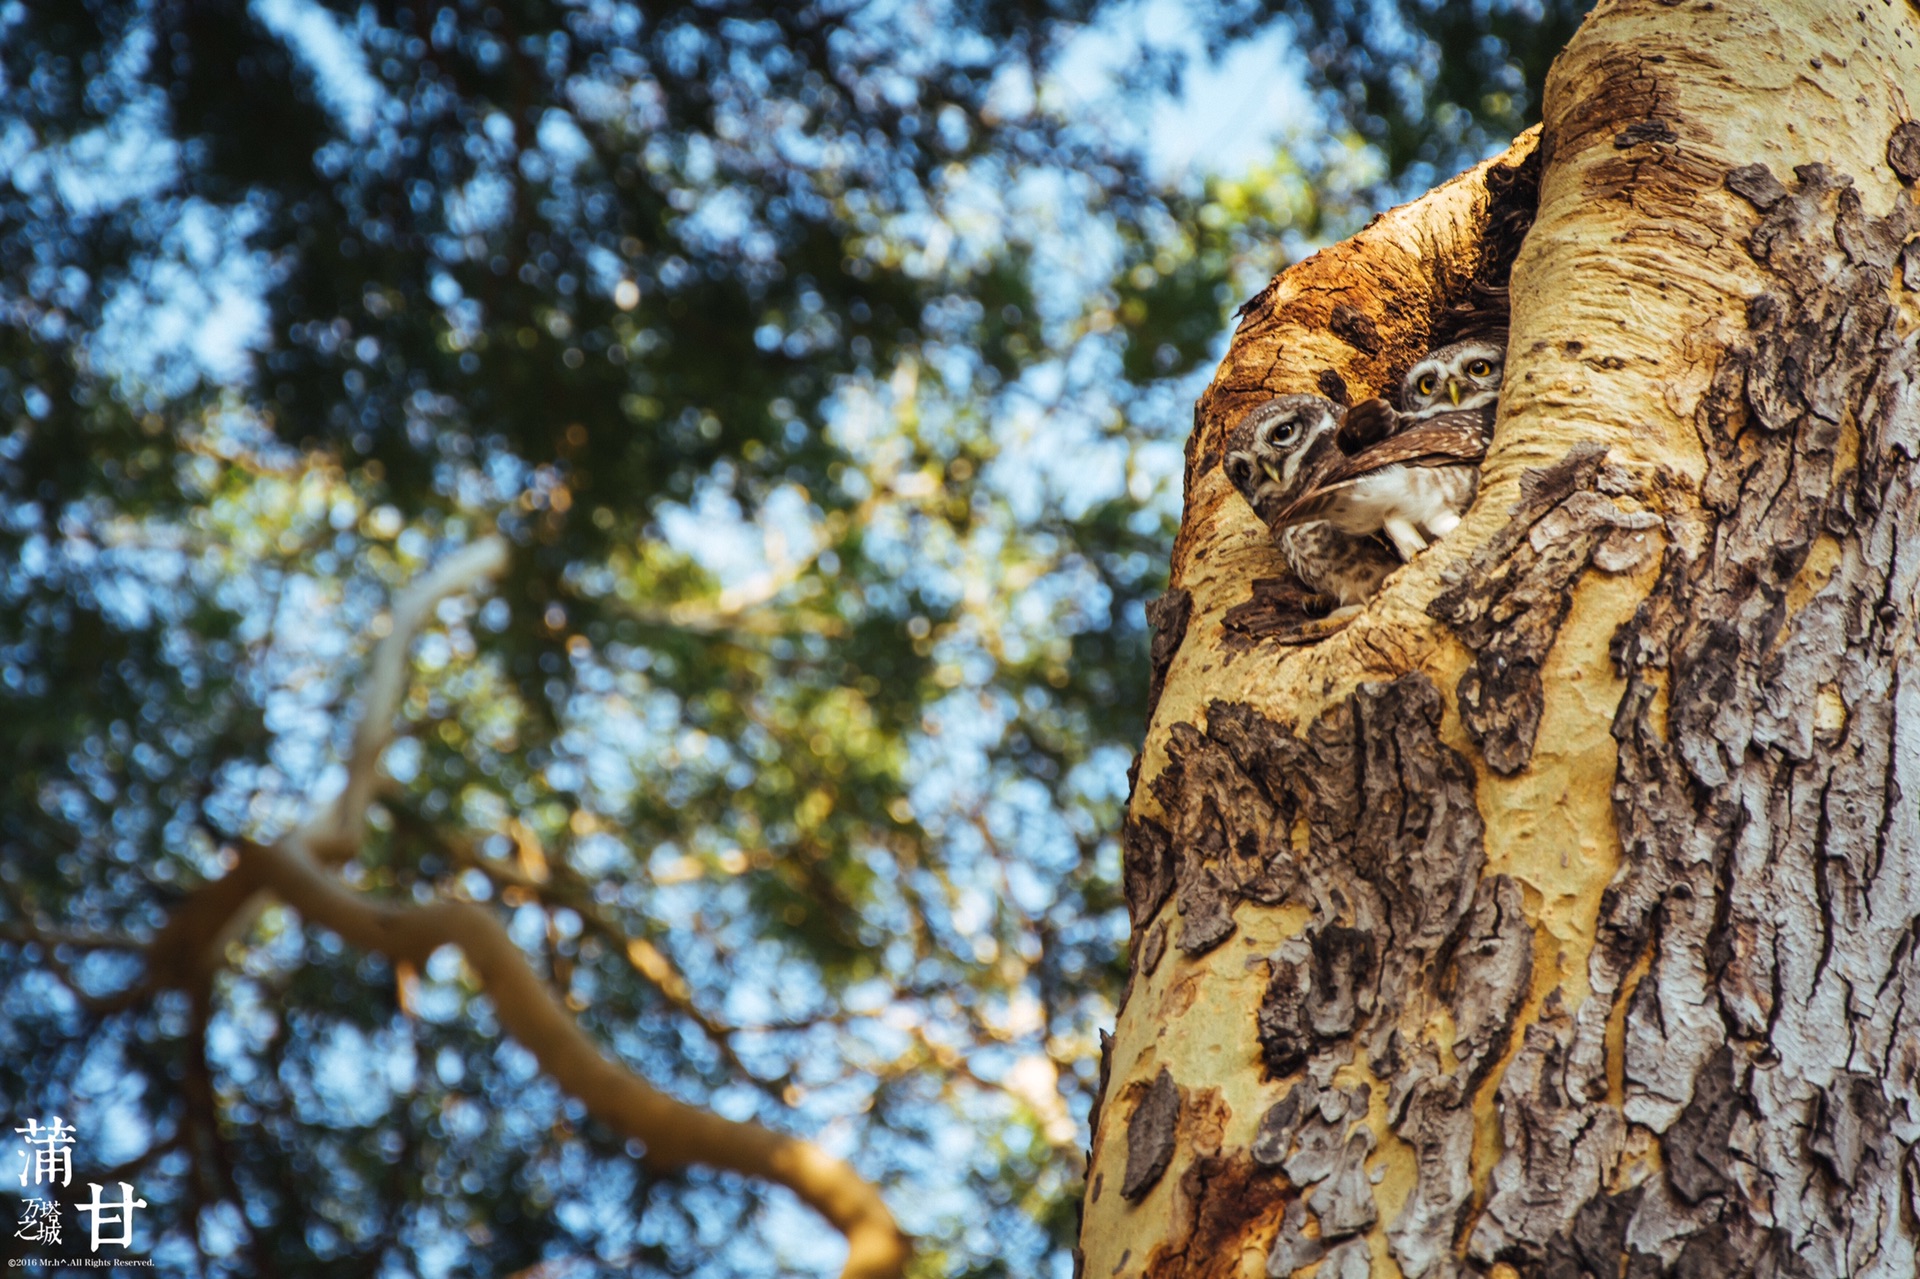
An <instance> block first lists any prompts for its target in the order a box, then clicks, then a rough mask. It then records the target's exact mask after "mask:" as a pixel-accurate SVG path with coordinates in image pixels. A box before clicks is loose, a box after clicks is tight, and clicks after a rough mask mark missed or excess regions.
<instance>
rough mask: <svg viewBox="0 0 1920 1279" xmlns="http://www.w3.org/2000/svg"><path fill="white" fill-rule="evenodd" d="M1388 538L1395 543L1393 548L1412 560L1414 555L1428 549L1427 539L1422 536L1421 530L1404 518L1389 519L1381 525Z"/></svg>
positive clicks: (1402, 556)
mask: <svg viewBox="0 0 1920 1279" xmlns="http://www.w3.org/2000/svg"><path fill="white" fill-rule="evenodd" d="M1381 531H1383V532H1384V533H1386V535H1387V540H1388V541H1390V542H1392V543H1393V549H1394V550H1396V551H1398V552H1400V558H1401V559H1403V560H1408V561H1411V560H1412V559H1413V557H1414V556H1416V555H1418V554H1419V553H1420V552H1422V551H1424V550H1426V549H1427V539H1426V538H1424V537H1422V536H1420V530H1419V529H1417V528H1415V527H1414V526H1413V525H1412V524H1411V523H1409V522H1408V521H1406V520H1402V519H1389V520H1387V521H1386V522H1385V523H1384V524H1382V525H1381Z"/></svg>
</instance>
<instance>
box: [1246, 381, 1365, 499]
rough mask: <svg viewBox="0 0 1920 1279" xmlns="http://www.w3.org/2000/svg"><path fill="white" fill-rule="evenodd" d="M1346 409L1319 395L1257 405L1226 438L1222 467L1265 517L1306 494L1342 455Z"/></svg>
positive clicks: (1280, 397) (1278, 399)
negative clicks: (1340, 443)
mask: <svg viewBox="0 0 1920 1279" xmlns="http://www.w3.org/2000/svg"><path fill="white" fill-rule="evenodd" d="M1343 412H1344V411H1343V410H1342V409H1341V407H1340V406H1339V405H1338V404H1335V403H1334V402H1333V401H1332V400H1329V399H1325V398H1323V397H1321V396H1318V395H1282V396H1279V397H1277V398H1275V399H1271V400H1268V401H1267V402H1266V403H1264V404H1261V405H1259V406H1258V407H1256V408H1255V409H1254V410H1253V412H1251V413H1249V414H1247V416H1246V417H1244V418H1242V419H1241V420H1240V424H1239V425H1238V426H1236V427H1234V428H1233V430H1232V432H1231V433H1230V434H1229V435H1228V436H1227V454H1226V457H1225V459H1224V460H1223V461H1222V462H1221V464H1220V465H1221V467H1222V469H1224V470H1225V471H1226V473H1227V479H1228V480H1229V481H1230V482H1231V483H1232V484H1233V487H1234V488H1235V489H1237V490H1238V491H1239V493H1240V496H1242V497H1244V498H1246V499H1247V503H1248V505H1250V506H1252V507H1253V509H1254V512H1255V513H1256V514H1258V515H1259V516H1260V517H1261V518H1262V519H1264V520H1267V521H1268V522H1269V523H1271V519H1272V516H1273V515H1274V514H1276V513H1277V512H1279V511H1280V510H1281V509H1283V508H1284V507H1285V506H1287V505H1288V503H1290V502H1291V501H1292V500H1293V498H1294V497H1296V496H1297V495H1299V494H1300V493H1303V492H1305V491H1306V489H1307V487H1308V485H1309V484H1310V483H1311V481H1312V479H1313V477H1314V476H1316V475H1317V474H1318V473H1319V472H1320V471H1322V470H1324V469H1325V468H1326V466H1327V465H1328V464H1329V463H1330V462H1332V461H1334V460H1337V459H1338V458H1339V457H1340V456H1342V455H1341V453H1340V450H1339V448H1338V447H1337V446H1336V445H1335V444H1334V436H1335V434H1336V433H1337V432H1338V431H1339V429H1340V420H1341V417H1342V416H1343Z"/></svg>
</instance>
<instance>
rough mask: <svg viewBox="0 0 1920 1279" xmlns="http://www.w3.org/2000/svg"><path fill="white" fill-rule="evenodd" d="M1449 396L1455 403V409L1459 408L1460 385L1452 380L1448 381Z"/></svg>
mask: <svg viewBox="0 0 1920 1279" xmlns="http://www.w3.org/2000/svg"><path fill="white" fill-rule="evenodd" d="M1447 396H1448V398H1450V399H1451V400H1452V401H1453V403H1454V407H1456V408H1458V407H1459V405H1460V383H1458V382H1456V381H1455V380H1454V379H1452V378H1448V379H1447Z"/></svg>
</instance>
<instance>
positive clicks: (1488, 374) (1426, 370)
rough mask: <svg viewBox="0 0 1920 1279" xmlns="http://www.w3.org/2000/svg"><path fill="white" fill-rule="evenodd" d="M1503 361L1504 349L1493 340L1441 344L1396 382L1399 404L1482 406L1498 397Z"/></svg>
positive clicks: (1413, 409)
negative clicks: (1397, 383) (1398, 387)
mask: <svg viewBox="0 0 1920 1279" xmlns="http://www.w3.org/2000/svg"><path fill="white" fill-rule="evenodd" d="M1506 363H1507V353H1506V350H1505V349H1504V348H1503V347H1501V346H1500V345H1498V344H1497V343H1493V342H1487V341H1483V340H1476V341H1471V342H1455V343H1454V344H1453V345H1452V346H1443V347H1441V348H1440V349H1439V350H1438V351H1434V352H1432V353H1431V354H1429V355H1428V356H1427V357H1426V358H1425V359H1423V360H1421V361H1420V363H1418V364H1416V365H1414V366H1413V367H1412V368H1411V369H1409V370H1408V371H1407V376H1406V377H1405V378H1404V379H1402V380H1401V382H1400V406H1401V408H1402V409H1403V410H1404V411H1406V412H1408V413H1420V412H1424V411H1427V410H1430V409H1444V410H1453V409H1475V408H1483V407H1485V406H1487V405H1490V404H1492V403H1494V402H1495V401H1496V400H1498V399H1499V398H1500V378H1501V376H1502V374H1503V373H1504V372H1505V370H1506Z"/></svg>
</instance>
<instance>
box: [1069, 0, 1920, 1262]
mask: <svg viewBox="0 0 1920 1279" xmlns="http://www.w3.org/2000/svg"><path fill="white" fill-rule="evenodd" d="M1913 103H1920V15H1916V12H1915V10H1914V8H1913V7H1912V6H1909V5H1902V4H1885V3H1878V2H1876V3H1873V4H1870V5H1866V6H1862V7H1858V8H1856V7H1854V6H1829V5H1821V4H1813V3H1797V4H1788V5H1780V4H1768V5H1761V4H1758V3H1753V2H1746V3H1732V4H1728V3H1716V4H1686V5H1668V4H1632V5H1626V4H1613V5H1609V4H1603V5H1602V6H1601V7H1600V8H1599V9H1598V10H1597V11H1596V12H1595V14H1594V15H1593V16H1592V17H1591V18H1590V19H1589V21H1588V23H1587V25H1586V26H1585V27H1584V28H1583V29H1582V31H1581V32H1580V34H1579V35H1578V36H1577V37H1576V38H1575V40H1574V41H1573V42H1572V44H1571V45H1570V46H1569V47H1568V49H1567V50H1566V51H1565V53H1564V54H1563V55H1562V57H1561V58H1560V60H1559V62H1558V64H1557V65H1556V67H1555V70H1554V73H1553V75H1552V77H1551V79H1550V81H1549V85H1548V97H1547V102H1546V122H1545V125H1544V132H1543V134H1542V135H1541V137H1540V140H1539V142H1538V156H1539V161H1540V169H1539V200H1538V208H1537V217H1536V219H1535V221H1534V222H1533V225H1532V229H1531V231H1530V233H1529V234H1528V236H1527V239H1526V241H1525V244H1524V247H1523V248H1522V249H1521V251H1520V254H1519V257H1518V260H1517V262H1516V263H1515V265H1514V266H1513V269H1512V275H1511V307H1512V310H1511V336H1510V342H1509V348H1508V365H1507V380H1506V390H1505V393H1504V395H1503V399H1502V404H1501V410H1500V418H1499V423H1498V427H1497V429H1496V432H1495V438H1494V443H1493V447H1492V449H1491V451H1490V453H1489V455H1488V458H1487V463H1486V469H1485V474H1484V482H1483V485H1482V488H1481V491H1480V496H1479V499H1478V501H1477V503H1476V505H1475V507H1474V509H1473V511H1472V512H1471V513H1470V515H1469V517H1468V519H1467V521H1466V522H1465V523H1464V524H1463V526H1462V527H1461V528H1460V529H1459V530H1457V531H1456V532H1455V533H1454V534H1452V535H1451V536H1450V537H1448V538H1447V539H1446V540H1445V541H1444V542H1442V543H1441V544H1439V545H1438V546H1437V547H1435V548H1434V549H1433V550H1431V551H1429V552H1428V553H1426V554H1425V555H1423V556H1421V557H1420V558H1419V559H1418V560H1417V561H1416V562H1415V563H1413V564H1411V565H1409V566H1408V567H1406V568H1405V569H1403V570H1402V571H1401V572H1400V573H1399V574H1397V575H1396V576H1395V577H1394V578H1392V579H1390V581H1389V583H1388V585H1387V587H1386V589H1385V590H1384V592H1383V593H1382V595H1381V596H1379V597H1378V598H1377V599H1376V600H1374V601H1373V602H1372V604H1371V605H1370V606H1369V607H1368V609H1367V611H1366V613H1365V614H1364V615H1363V616H1362V617H1360V618H1359V619H1358V620H1357V621H1355V622H1354V623H1353V624H1352V625H1350V626H1349V627H1347V628H1346V629H1345V630H1343V631H1341V632H1339V633H1338V634H1336V635H1334V636H1332V637H1331V638H1326V639H1322V640H1320V642H1318V643H1316V644H1311V645H1307V646H1303V645H1301V644H1299V643H1298V642H1297V641H1298V640H1299V639H1300V638H1301V636H1300V635H1299V634H1298V633H1297V632H1296V633H1291V634H1290V633H1288V631H1287V628H1285V627H1284V626H1279V625H1268V624H1266V622H1264V621H1263V616H1264V615H1263V613H1262V609H1264V608H1265V607H1266V604H1267V602H1270V601H1272V600H1273V599H1276V598H1280V597H1281V596H1282V595H1284V592H1283V591H1280V590H1279V589H1278V588H1274V587H1272V586H1271V581H1272V579H1275V578H1278V577H1279V576H1280V575H1282V574H1283V573H1284V569H1283V568H1282V565H1281V562H1280V559H1279V556H1278V553H1277V552H1276V551H1275V550H1274V549H1273V548H1272V547H1271V545H1270V544H1269V542H1268V540H1267V538H1266V536H1265V531H1264V530H1263V529H1262V528H1261V527H1260V526H1259V525H1258V523H1257V522H1256V521H1255V520H1254V518H1253V515H1252V513H1251V512H1250V511H1249V510H1248V509H1247V508H1246V507H1245V506H1244V504H1243V503H1241V502H1240V501H1239V499H1238V498H1237V497H1236V496H1235V495H1234V493H1233V492H1232V489H1231V487H1230V485H1229V484H1228V483H1227V481H1226V479H1225V477H1224V476H1223V475H1222V474H1221V473H1220V470H1219V457H1220V449H1221V444H1222V441H1223V439H1224V437H1225V435H1226V433H1227V431H1228V429H1229V428H1231V426H1232V425H1233V424H1234V423H1235V422H1236V421H1237V420H1238V418H1239V417H1240V416H1241V415H1242V414H1244V413H1245V412H1246V410H1247V409H1248V408H1249V407H1251V405H1253V404H1254V403H1256V402H1257V401H1258V400H1259V399H1260V398H1263V397H1265V396H1268V395H1272V394H1276V393H1281V392H1292V391H1318V392H1320V393H1323V394H1346V395H1349V396H1351V397H1352V398H1358V397H1359V396H1361V395H1366V394H1373V393H1379V392H1383V391H1385V390H1387V389H1388V387H1389V386H1390V381H1389V379H1390V377H1391V375H1392V374H1393V373H1394V372H1395V371H1396V370H1397V369H1400V368H1404V367H1406V365H1407V364H1408V363H1409V362H1411V360H1412V359H1413V358H1414V357H1415V356H1417V355H1418V354H1420V353H1421V352H1422V351H1423V350H1425V349H1427V347H1428V346H1429V345H1431V344H1435V343H1436V342H1437V341H1439V340H1444V339H1445V338H1446V337H1447V336H1448V327H1449V325H1453V324H1456V323H1458V317H1459V314H1460V313H1459V312H1458V311H1457V310H1455V309H1453V308H1455V307H1457V306H1458V305H1459V304H1462V303H1466V302H1469V301H1472V300H1474V298H1473V295H1474V294H1475V289H1474V274H1475V271H1476V268H1479V267H1484V266H1485V264H1486V263H1485V255H1483V253H1482V248H1483V246H1485V245H1495V244H1496V242H1497V241H1498V240H1499V238H1500V231H1501V228H1502V227H1507V226H1511V223H1509V222H1503V221H1502V219H1503V218H1505V217H1507V216H1508V215H1509V214H1510V213H1511V212H1512V209H1511V205H1512V202H1513V201H1514V200H1515V199H1516V198H1518V197H1516V195H1515V192H1519V193H1521V194H1522V195H1524V194H1525V192H1526V180H1525V177H1526V173H1525V169H1524V167H1523V166H1524V164H1525V162H1526V159H1527V157H1528V156H1529V155H1531V154H1533V153H1534V148H1535V140H1534V139H1533V138H1523V139H1522V140H1520V141H1519V142H1518V143H1516V145H1515V147H1514V148H1513V150H1512V151H1511V152H1509V153H1508V154H1507V155H1506V156H1504V157H1502V158H1500V159H1498V160H1496V161H1494V162H1493V163H1492V165H1491V166H1487V167H1483V168H1482V169H1480V170H1476V171H1474V172H1473V173H1470V174H1468V175H1465V176H1464V177H1462V178H1461V179H1458V180H1456V181H1455V182H1453V183H1449V184H1447V185H1446V186H1443V187H1441V188H1439V189H1437V190H1435V191H1434V192H1433V193H1431V194H1430V195H1428V196H1427V197H1425V198H1424V199H1422V200H1420V201H1418V202H1416V203H1415V204H1412V205H1409V206H1406V207H1405V208H1402V209H1399V210H1396V211H1394V212H1393V213H1390V214H1388V215H1386V217H1384V218H1383V219H1381V220H1380V221H1378V222H1376V223H1375V224H1374V225H1372V226H1370V227H1369V228H1368V229H1367V230H1366V231H1365V232H1363V233H1362V234H1361V235H1359V236H1357V237H1355V238H1354V239H1353V240H1350V241H1348V242H1346V243H1344V244H1341V245H1338V246H1335V247H1334V248H1332V249H1329V250H1327V251H1326V252H1323V253H1321V254H1319V255H1316V256H1315V257H1314V258H1312V259H1309V260H1307V261H1306V262H1303V263H1301V264H1299V265H1298V266H1296V267H1294V268H1292V269H1291V270H1290V271H1288V272H1287V273H1286V274H1285V275H1284V276H1282V277H1281V278H1280V279H1279V280H1278V281H1276V284H1275V286H1274V287H1273V288H1272V289H1270V290H1269V291H1268V292H1267V293H1266V294H1264V295H1263V296H1262V297H1261V298H1260V299H1258V300H1257V301H1256V303H1255V304H1254V306H1253V308H1252V310H1251V312H1250V314H1249V315H1248V317H1247V319H1246V321H1245V322H1244V323H1243V324H1242V326H1241V328H1240V330H1239V331H1238V332H1237V333H1236V335H1235V338H1234V342H1233V345H1232V349H1231V350H1230V352H1229V354H1228V357H1227V359H1226V361H1225V362H1224V363H1223V365H1222V367H1221V369H1220V372H1219V374H1218V376H1217V377H1216V379H1215V381H1214V384H1213V386H1212V387H1211V388H1210V389H1209V391H1208V392H1207V394H1206V395H1205V396H1204V397H1203V398H1202V400H1201V403H1200V411H1199V414H1198V416H1197V422H1196V430H1195V435H1194V438H1193V440H1192V442H1191V443H1190V444H1189V448H1188V472H1187V509H1186V515H1185V520H1184V523H1183V526H1182V531H1181V535H1180V538H1179V541H1178V544H1177V545H1176V548H1175V551H1174V556H1173V564H1172V590H1171V592H1170V595H1169V599H1168V601H1167V602H1166V603H1163V604H1162V605H1161V606H1160V607H1159V608H1158V609H1157V610H1156V615H1157V616H1156V622H1157V625H1158V626H1159V627H1160V629H1161V631H1162V634H1161V638H1160V643H1159V644H1158V645H1157V646H1156V655H1157V656H1158V657H1159V658H1160V659H1161V660H1162V661H1163V662H1164V668H1163V669H1162V670H1161V671H1158V672H1156V686H1157V687H1158V688H1159V689H1160V690H1161V691H1160V697H1159V701H1158V705H1157V709H1156V712H1155V714H1154V718H1153V722H1152V725H1151V727H1150V730H1149V733H1148V737H1147V741H1146V744H1145V748H1144V750H1143V752H1142V758H1141V763H1140V770H1139V776H1138V781H1137V784H1136V787H1135V791H1134V796H1133V800H1132V804H1131V808H1130V815H1129V820H1128V826H1127V838H1126V841H1125V842H1126V859H1127V864H1126V872H1127V885H1128V895H1129V905H1130V907H1131V909H1132V912H1133V920H1134V956H1135V958H1134V972H1133V977H1132V980H1131V983H1130V987H1129V991H1128V995H1127V999H1126V1002H1125V1004H1124V1006H1123V1008H1122V1010H1121V1014H1120V1018H1119V1023H1118V1026H1117V1028H1116V1035H1115V1039H1114V1043H1113V1045H1112V1051H1111V1059H1110V1065H1109V1070H1108V1074H1107V1080H1106V1087H1105V1093H1104V1099H1103V1102H1102V1104H1101V1107H1100V1109H1099V1112H1098V1123H1097V1128H1096V1131H1095V1137H1094V1143H1093V1149H1092V1152H1091V1160H1090V1167H1089V1176H1088V1190H1087V1196H1086V1204H1085V1224H1084V1229H1083V1234H1082V1247H1083V1252H1084V1259H1083V1260H1084V1273H1086V1274H1088V1275H1091V1276H1098V1277H1100V1279H1105V1277H1106V1276H1110V1275H1154V1276H1173V1275H1179V1276H1200V1275H1207V1276H1225V1275H1260V1274H1271V1275H1286V1274H1291V1273H1295V1272H1296V1271H1300V1270H1304V1269H1306V1268H1307V1267H1310V1266H1314V1265H1317V1266H1318V1267H1319V1268H1318V1270H1317V1271H1315V1272H1314V1273H1316V1274H1318V1275H1321V1276H1337V1277H1338V1279H1351V1277H1353V1276H1362V1275H1368V1274H1375V1275H1394V1274H1407V1275H1415V1276H1430V1275H1449V1274H1495V1275H1513V1274H1525V1275H1536V1274H1537V1275H1549V1276H1555V1277H1556V1279H1557V1277H1559V1276H1568V1277H1569V1279H1572V1277H1576V1276H1581V1275H1592V1276H1596V1279H1597V1277H1599V1276H1605V1277H1606V1279H1614V1277H1615V1276H1618V1275H1622V1274H1625V1275H1629V1276H1642V1275H1659V1274H1689V1275H1690V1274H1701V1275H1707V1274H1711V1275H1750V1274H1751V1275H1761V1274H1767V1275H1771V1274H1781V1275H1809V1276H1836V1277H1839V1276H1851V1277H1860V1276H1869V1275H1873V1276H1895V1275H1901V1276H1907V1275H1912V1274H1913V1273H1915V1270H1916V1237H1917V1236H1920V1230H1917V1228H1916V1214H1917V1213H1920V1202H1916V1200H1915V1197H1914V1191H1913V1185H1914V1184H1915V1181H1916V1175H1917V1174H1920V1168H1917V1167H1916V1165H1915V1155H1914V1139H1915V1137H1916V1135H1917V1134H1920V1079H1917V1078H1916V1075H1917V1074H1920V955H1916V953H1915V952H1916V949H1920V948H1916V947H1915V946H1914V945H1913V937H1914V932H1915V921H1916V917H1920V808H1916V806H1915V804H1914V797H1915V796H1916V795H1920V737H1916V733H1917V732H1920V701H1917V700H1916V697H1917V696H1920V695H1917V694H1916V692H1915V689H1916V687H1917V686H1920V684H1917V681H1916V676H1917V675H1920V670H1916V664H1917V662H1920V659H1917V658H1916V646H1915V638H1916V637H1915V588H1916V573H1920V551H1916V548H1920V497H1917V496H1916V494H1915V492H1914V473H1913V459H1914V457H1915V456H1916V455H1917V454H1920V404H1917V403H1916V398H1915V397H1916V392H1915V375H1916V369H1917V367H1920V362H1917V361H1916V351H1915V343H1914V338H1913V333H1914V328H1915V321H1916V315H1915V309H1914V294H1913V293H1912V292H1911V291H1910V290H1911V289H1912V288H1913V287H1915V286H1920V248H1916V247H1913V246H1912V245H1910V243H1909V241H1910V240H1911V238H1912V237H1913V236H1914V235H1915V233H1916V231H1920V215H1917V214H1916V205H1915V200H1914V192H1913V188H1912V183H1913V180H1914V179H1915V178H1916V177H1920V124H1915V123H1913V122H1911V121H1910V120H1909V116H1910V115H1911V114H1912V113H1913V107H1912V104H1913ZM1490 192H1491V194H1490ZM1489 226H1491V227H1492V228H1493V232H1492V234H1491V235H1489V234H1488V227H1489ZM1496 247H1497V245H1496ZM1480 283H1481V284H1485V283H1486V281H1485V280H1484V279H1482V280H1481V281H1480ZM1269 620H1270V619H1269Z"/></svg>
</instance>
